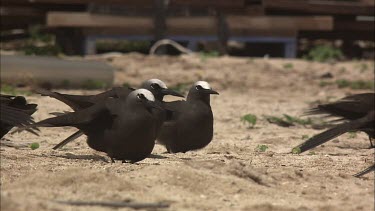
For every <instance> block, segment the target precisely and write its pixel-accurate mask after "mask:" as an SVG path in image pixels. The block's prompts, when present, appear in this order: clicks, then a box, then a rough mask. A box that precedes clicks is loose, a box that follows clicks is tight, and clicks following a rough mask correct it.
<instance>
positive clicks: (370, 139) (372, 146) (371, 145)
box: [368, 137, 375, 148]
mask: <svg viewBox="0 0 375 211" xmlns="http://www.w3.org/2000/svg"><path fill="white" fill-rule="evenodd" d="M368 139H369V141H370V147H371V148H375V146H374V144H373V143H372V138H371V137H369V138H368Z"/></svg>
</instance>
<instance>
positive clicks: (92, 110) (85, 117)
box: [20, 102, 108, 130]
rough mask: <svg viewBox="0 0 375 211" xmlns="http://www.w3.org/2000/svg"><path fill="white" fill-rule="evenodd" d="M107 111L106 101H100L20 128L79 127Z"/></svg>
mask: <svg viewBox="0 0 375 211" xmlns="http://www.w3.org/2000/svg"><path fill="white" fill-rule="evenodd" d="M105 112H108V108H107V107H106V106H105V103H104V102H103V103H98V104H95V105H93V106H91V107H89V108H86V109H82V110H79V111H76V112H70V113H66V114H63V115H61V116H56V117H52V118H48V119H45V120H42V121H40V122H37V123H34V124H30V125H27V126H26V127H23V128H20V130H24V129H27V128H36V127H62V126H73V127H78V128H79V126H80V125H85V124H89V123H90V122H91V121H92V120H94V119H95V118H96V117H98V116H100V115H101V114H102V113H105Z"/></svg>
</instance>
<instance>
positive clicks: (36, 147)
mask: <svg viewBox="0 0 375 211" xmlns="http://www.w3.org/2000/svg"><path fill="white" fill-rule="evenodd" d="M30 148H31V149H32V150H35V149H38V148H39V143H36V142H34V143H32V144H31V145H30Z"/></svg>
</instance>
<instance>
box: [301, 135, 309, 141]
mask: <svg viewBox="0 0 375 211" xmlns="http://www.w3.org/2000/svg"><path fill="white" fill-rule="evenodd" d="M308 138H309V136H308V135H302V137H301V139H302V140H305V139H308Z"/></svg>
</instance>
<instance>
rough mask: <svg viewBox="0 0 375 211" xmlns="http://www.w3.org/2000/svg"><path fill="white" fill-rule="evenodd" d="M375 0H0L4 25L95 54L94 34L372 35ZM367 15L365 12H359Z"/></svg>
mask: <svg viewBox="0 0 375 211" xmlns="http://www.w3.org/2000/svg"><path fill="white" fill-rule="evenodd" d="M374 2H375V0H346V1H339V0H231V1H228V0H204V1H202V0H1V7H0V14H1V30H2V31H4V30H9V29H19V28H25V27H27V26H28V25H30V24H35V23H39V24H42V25H45V26H46V28H48V29H49V30H52V31H53V32H54V33H56V35H57V38H58V42H60V43H61V44H63V46H64V50H65V51H66V52H67V53H83V54H93V53H95V42H96V40H98V39H103V38H111V39H127V40H159V39H162V38H170V39H173V40H175V41H187V42H188V43H189V44H188V47H189V48H191V49H193V50H194V49H195V48H196V46H197V42H199V41H218V42H219V43H221V44H222V47H223V51H225V43H227V41H231V40H235V41H240V42H263V43H282V44H283V45H284V56H285V57H295V56H296V47H297V38H298V37H301V36H303V37H311V38H314V37H322V38H332V39H336V38H340V39H345V40H348V39H350V40H356V39H362V40H374V5H375V3H374ZM363 17H364V18H363Z"/></svg>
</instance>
